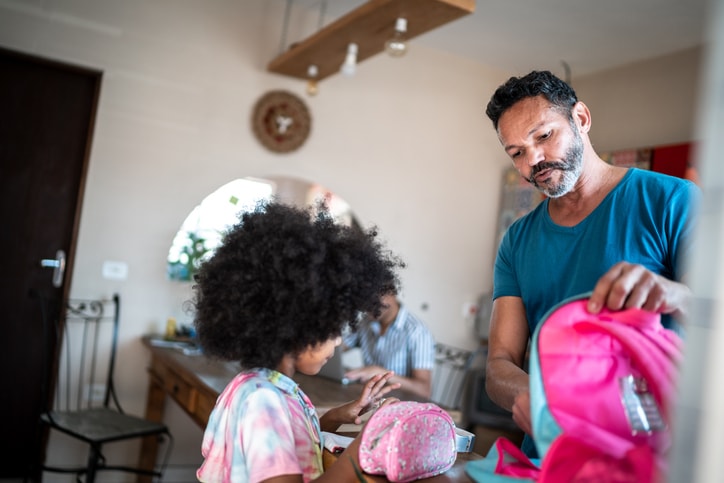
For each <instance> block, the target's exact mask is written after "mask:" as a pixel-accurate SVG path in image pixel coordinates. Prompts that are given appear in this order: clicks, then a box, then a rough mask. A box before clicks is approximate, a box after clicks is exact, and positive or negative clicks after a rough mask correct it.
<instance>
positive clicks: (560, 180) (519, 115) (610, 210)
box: [486, 71, 698, 457]
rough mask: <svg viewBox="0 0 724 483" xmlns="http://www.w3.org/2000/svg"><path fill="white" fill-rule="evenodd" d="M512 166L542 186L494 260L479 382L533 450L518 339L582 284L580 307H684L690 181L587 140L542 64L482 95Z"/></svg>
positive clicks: (572, 97) (567, 93) (522, 341)
mask: <svg viewBox="0 0 724 483" xmlns="http://www.w3.org/2000/svg"><path fill="white" fill-rule="evenodd" d="M486 114H487V115H488V117H489V118H490V119H491V120H492V121H493V126H494V127H495V129H496V131H497V134H498V139H499V140H500V142H501V144H502V145H503V148H504V149H505V152H506V153H507V154H508V156H510V158H511V159H512V161H513V165H514V166H515V168H516V169H517V171H518V172H519V173H520V175H521V176H522V177H523V178H524V179H525V180H526V181H528V182H529V183H531V184H533V185H534V186H535V187H536V188H538V189H539V190H540V191H541V192H543V193H544V194H545V195H546V196H547V197H548V198H547V199H546V200H544V201H543V202H542V203H541V204H540V205H539V206H538V207H537V208H536V209H535V210H533V211H532V212H531V213H529V214H528V215H526V216H524V217H522V218H521V219H520V220H518V221H516V222H515V223H514V224H513V225H511V227H510V228H509V229H508V231H507V233H506V234H505V236H504V238H503V240H502V241H501V244H500V246H499V248H498V254H497V257H496V261H495V273H494V293H493V298H494V302H493V309H492V316H491V328H490V337H489V348H488V361H487V365H486V389H487V391H488V394H489V396H490V397H491V399H493V401H495V402H496V403H497V404H499V405H500V406H502V407H503V408H505V409H508V410H510V411H511V412H512V413H513V420H514V421H515V422H516V424H518V426H520V428H521V429H522V430H523V431H525V433H526V438H525V439H524V441H523V450H524V451H525V452H526V454H528V455H529V456H532V457H535V456H536V455H535V446H534V445H533V441H532V439H531V438H530V437H529V436H528V435H530V434H531V417H530V395H529V391H528V375H527V374H526V373H525V372H524V371H523V369H522V367H523V366H524V363H525V357H526V349H527V346H528V341H529V339H530V337H531V335H532V334H533V331H534V330H535V327H536V325H537V324H538V322H539V321H540V319H541V317H542V316H543V315H544V314H545V313H546V312H547V311H548V309H550V308H551V307H552V306H554V305H555V304H557V303H558V302H560V301H562V300H564V299H566V298H568V297H571V296H574V295H579V294H581V293H584V292H589V291H592V294H591V296H590V299H589V302H588V310H589V312H591V313H598V312H599V311H600V310H601V308H602V307H604V306H605V307H607V308H608V309H611V310H618V309H623V308H632V307H637V308H643V309H645V310H649V311H655V312H659V313H661V314H664V315H663V316H662V322H664V323H665V325H667V326H668V325H670V324H671V323H672V320H671V319H672V317H675V318H680V317H683V316H684V315H685V313H686V306H687V301H688V299H689V297H690V295H691V292H690V290H689V288H688V287H687V286H686V285H685V284H683V283H682V278H683V276H682V269H683V266H682V262H683V261H684V259H685V257H686V254H685V253H686V250H687V246H688V244H689V241H690V238H691V235H692V229H693V227H692V218H693V207H692V203H693V202H694V201H695V200H696V199H698V190H697V188H696V187H695V185H694V184H693V183H691V182H689V181H686V180H682V179H679V178H674V177H671V176H666V175H662V174H659V173H653V172H650V171H646V170H640V169H629V168H623V167H617V166H612V165H610V164H608V163H606V162H605V161H603V160H602V159H601V158H600V157H599V156H598V155H597V154H596V152H595V151H594V149H593V146H592V144H591V141H590V139H589V137H588V133H589V131H590V129H591V113H590V112H589V110H588V107H587V106H586V105H585V104H584V103H583V102H580V101H579V100H578V99H577V97H576V94H575V92H574V91H573V89H572V88H571V87H570V86H569V85H568V84H566V83H565V82H563V81H562V80H560V79H558V78H557V77H555V76H554V75H553V74H551V73H550V72H536V71H534V72H531V73H530V74H528V75H526V76H523V77H520V78H516V77H512V78H510V79H509V80H508V81H507V82H506V83H505V84H503V85H501V86H500V87H499V88H498V89H497V90H496V92H495V94H494V95H493V96H492V98H491V100H490V102H489V103H488V106H487V110H486Z"/></svg>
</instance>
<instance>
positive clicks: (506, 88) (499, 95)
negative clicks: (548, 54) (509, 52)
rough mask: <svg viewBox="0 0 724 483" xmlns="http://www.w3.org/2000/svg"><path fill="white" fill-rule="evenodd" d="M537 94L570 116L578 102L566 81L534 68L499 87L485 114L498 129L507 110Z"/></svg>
mask: <svg viewBox="0 0 724 483" xmlns="http://www.w3.org/2000/svg"><path fill="white" fill-rule="evenodd" d="M536 96H543V97H545V98H546V99H547V100H548V102H550V103H551V104H553V105H554V106H556V108H558V109H559V110H560V111H561V112H562V113H564V114H566V115H567V116H568V117H569V118H570V116H571V112H572V108H573V106H574V105H575V104H576V102H578V97H576V92H575V91H574V90H573V88H572V87H571V86H570V85H568V84H567V83H566V82H564V81H562V80H561V79H559V78H558V77H556V76H555V75H553V74H552V73H551V72H549V71H547V70H544V71H536V70H534V71H533V72H531V73H529V74H527V75H524V76H522V77H511V78H510V79H508V80H507V81H506V82H505V84H503V85H501V86H500V87H498V89H496V91H495V93H494V94H493V96H492V97H491V98H490V102H488V107H487V108H486V109H485V114H487V115H488V117H489V118H490V120H491V121H493V127H494V128H495V129H496V131H497V129H498V121H499V120H500V116H502V115H503V113H504V112H505V111H507V110H508V109H510V108H511V107H512V106H513V105H514V104H515V103H517V102H518V101H520V100H523V99H526V98H528V97H536Z"/></svg>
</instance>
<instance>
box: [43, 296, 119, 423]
mask: <svg viewBox="0 0 724 483" xmlns="http://www.w3.org/2000/svg"><path fill="white" fill-rule="evenodd" d="M63 317H64V321H59V320H55V321H51V323H50V324H47V323H46V326H47V327H46V330H50V331H51V333H50V334H49V335H50V336H51V337H55V338H56V339H57V340H58V341H59V343H58V344H57V346H58V355H57V358H56V363H55V365H56V368H57V379H56V382H55V394H54V396H53V399H52V409H53V410H55V411H75V410H81V409H88V408H93V407H109V406H111V403H113V405H114V406H116V409H118V410H121V408H120V405H119V404H118V399H117V397H116V394H115V387H114V385H113V372H114V369H115V358H116V347H117V343H118V324H119V317H120V298H119V296H118V295H114V296H113V297H112V298H111V299H110V300H80V299H70V300H68V301H67V302H66V304H65V310H64V314H63Z"/></svg>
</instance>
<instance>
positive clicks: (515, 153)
mask: <svg viewBox="0 0 724 483" xmlns="http://www.w3.org/2000/svg"><path fill="white" fill-rule="evenodd" d="M520 155H521V152H520V151H515V152H514V153H510V157H511V158H513V159H515V158H517V157H518V156H520Z"/></svg>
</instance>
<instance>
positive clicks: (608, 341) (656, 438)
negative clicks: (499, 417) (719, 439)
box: [466, 294, 683, 483]
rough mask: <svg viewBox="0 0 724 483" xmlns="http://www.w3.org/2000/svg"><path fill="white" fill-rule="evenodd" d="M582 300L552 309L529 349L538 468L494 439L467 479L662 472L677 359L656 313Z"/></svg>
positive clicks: (602, 478)
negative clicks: (590, 307)
mask: <svg viewBox="0 0 724 483" xmlns="http://www.w3.org/2000/svg"><path fill="white" fill-rule="evenodd" d="M588 295H589V294H585V295H582V296H579V297H574V298H572V299H568V300H566V301H563V302H561V303H560V304H558V305H557V306H556V307H554V308H553V309H551V310H550V311H549V312H548V314H547V315H546V316H545V317H544V318H543V320H542V321H541V322H540V323H539V324H538V326H537V327H536V330H535V333H534V334H533V338H532V342H531V351H530V357H529V366H530V399H531V421H532V426H533V438H534V441H535V444H536V448H537V450H538V454H539V455H540V461H530V460H528V458H527V457H526V456H525V455H523V454H522V453H521V452H520V451H519V450H518V448H517V447H515V445H513V444H512V443H510V442H509V441H503V440H498V441H496V443H495V444H494V445H493V447H492V448H491V451H490V452H489V453H488V456H486V458H484V460H480V461H474V462H470V463H468V464H467V465H466V472H467V473H468V475H470V476H471V477H472V478H473V479H474V480H475V481H480V482H486V483H492V482H499V481H500V482H502V481H536V482H555V483H558V482H561V481H597V482H601V483H604V482H617V483H619V482H628V481H630V482H632V483H641V482H652V481H654V480H655V479H656V477H657V475H660V474H665V472H666V467H667V455H668V451H669V448H670V446H671V440H672V435H671V406H672V405H673V402H674V397H675V391H676V376H677V374H678V365H679V363H680V361H681V356H682V345H683V344H682V341H681V339H680V338H679V336H678V335H677V334H676V333H675V332H673V331H671V330H668V329H665V328H664V327H663V326H662V325H661V322H660V315H659V314H657V313H652V312H647V311H644V310H639V309H628V310H622V311H616V312H613V311H608V310H605V309H604V310H603V311H602V312H601V313H599V314H595V315H594V314H590V313H588V311H587V310H586V304H587V300H588Z"/></svg>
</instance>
